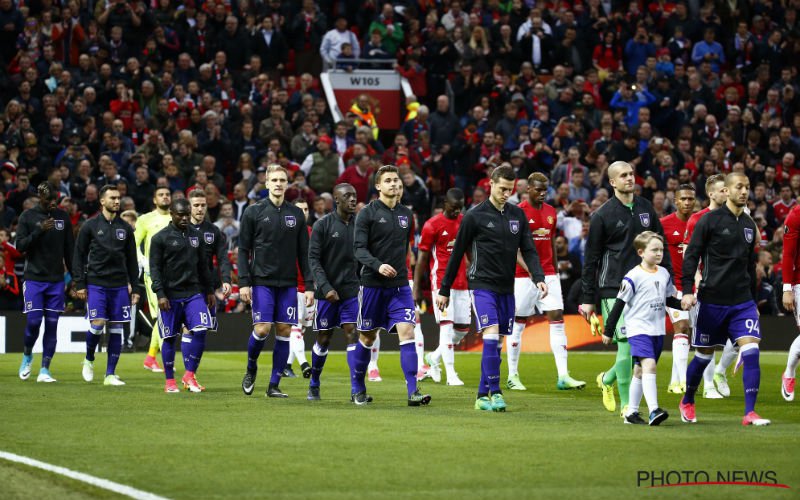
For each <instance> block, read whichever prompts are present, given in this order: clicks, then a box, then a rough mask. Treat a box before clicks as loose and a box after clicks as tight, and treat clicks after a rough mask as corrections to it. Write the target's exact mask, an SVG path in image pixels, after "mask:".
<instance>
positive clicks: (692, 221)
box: [673, 207, 711, 266]
mask: <svg viewBox="0 0 800 500" xmlns="http://www.w3.org/2000/svg"><path fill="white" fill-rule="evenodd" d="M710 211H711V209H710V208H708V207H706V208H704V209H702V210H700V211H699V212H695V213H693V214H692V216H691V217H689V221H688V222H687V223H686V234H685V235H684V236H683V244H684V245H689V241H691V239H692V233H694V226H696V225H697V223H698V222H699V221H700V217H702V216H704V215H705V214H707V213H708V212H710ZM684 248H686V247H685V246H684ZM673 266H674V264H673Z"/></svg>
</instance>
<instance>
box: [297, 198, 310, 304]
mask: <svg viewBox="0 0 800 500" xmlns="http://www.w3.org/2000/svg"><path fill="white" fill-rule="evenodd" d="M302 215H303V214H302V213H301V214H300V217H299V218H298V220H303V218H302ZM297 264H298V265H299V266H300V272H301V273H302V274H303V281H304V282H305V284H306V290H308V289H309V288H313V287H314V277H313V276H312V275H311V270H310V269H309V267H308V229H306V226H305V225H304V226H302V227H301V228H300V230H299V231H297Z"/></svg>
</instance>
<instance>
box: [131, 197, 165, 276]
mask: <svg viewBox="0 0 800 500" xmlns="http://www.w3.org/2000/svg"><path fill="white" fill-rule="evenodd" d="M170 222H172V217H171V216H170V215H169V214H164V215H162V214H160V213H158V210H153V211H152V212H148V213H146V214H144V215H142V216H141V217H139V220H137V221H136V232H135V233H134V236H135V238H136V249H137V251H140V252H142V253H143V255H144V259H140V260H141V261H143V262H144V272H146V273H148V274H149V273H150V242H151V241H152V240H153V236H155V235H156V233H158V232H159V231H161V230H162V229H164V228H165V227H167V225H169V223H170ZM143 243H144V244H143Z"/></svg>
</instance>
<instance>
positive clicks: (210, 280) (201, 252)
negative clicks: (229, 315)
mask: <svg viewBox="0 0 800 500" xmlns="http://www.w3.org/2000/svg"><path fill="white" fill-rule="evenodd" d="M195 251H196V252H197V278H198V281H199V282H200V290H201V291H202V293H203V295H204V296H205V297H206V298H208V297H209V296H212V297H213V294H214V277H213V276H212V275H211V267H210V266H209V265H208V262H207V261H206V259H210V258H211V256H210V255H206V250H205V248H203V245H202V244H201V245H198V246H197V249H196V250H195ZM209 302H211V301H210V300H209ZM212 303H213V302H212ZM209 306H211V303H209Z"/></svg>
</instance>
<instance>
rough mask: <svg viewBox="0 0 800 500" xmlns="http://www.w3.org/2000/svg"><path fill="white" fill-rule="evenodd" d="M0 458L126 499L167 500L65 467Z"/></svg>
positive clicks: (9, 455) (1, 455) (2, 453)
mask: <svg viewBox="0 0 800 500" xmlns="http://www.w3.org/2000/svg"><path fill="white" fill-rule="evenodd" d="M0 458H3V459H6V460H8V461H9V462H16V463H19V464H24V465H28V466H30V467H35V468H37V469H42V470H46V471H47V472H53V473H55V474H60V475H62V476H65V477H68V478H70V479H74V480H76V481H80V482H82V483H86V484H91V485H92V486H96V487H98V488H102V489H104V490H108V491H112V492H114V493H118V494H120V495H125V496H127V497H131V498H136V499H137V500H168V499H167V498H166V497H162V496H158V495H155V494H153V493H148V492H146V491H142V490H137V489H136V488H132V487H130V486H125V485H124V484H119V483H115V482H114V481H109V480H108V479H101V478H99V477H94V476H90V475H89V474H84V473H83V472H77V471H74V470H70V469H67V468H66V467H59V466H58V465H52V464H48V463H46V462H41V461H39V460H35V459H33V458H28V457H24V456H22V455H16V454H14V453H8V452H6V451H0Z"/></svg>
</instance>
